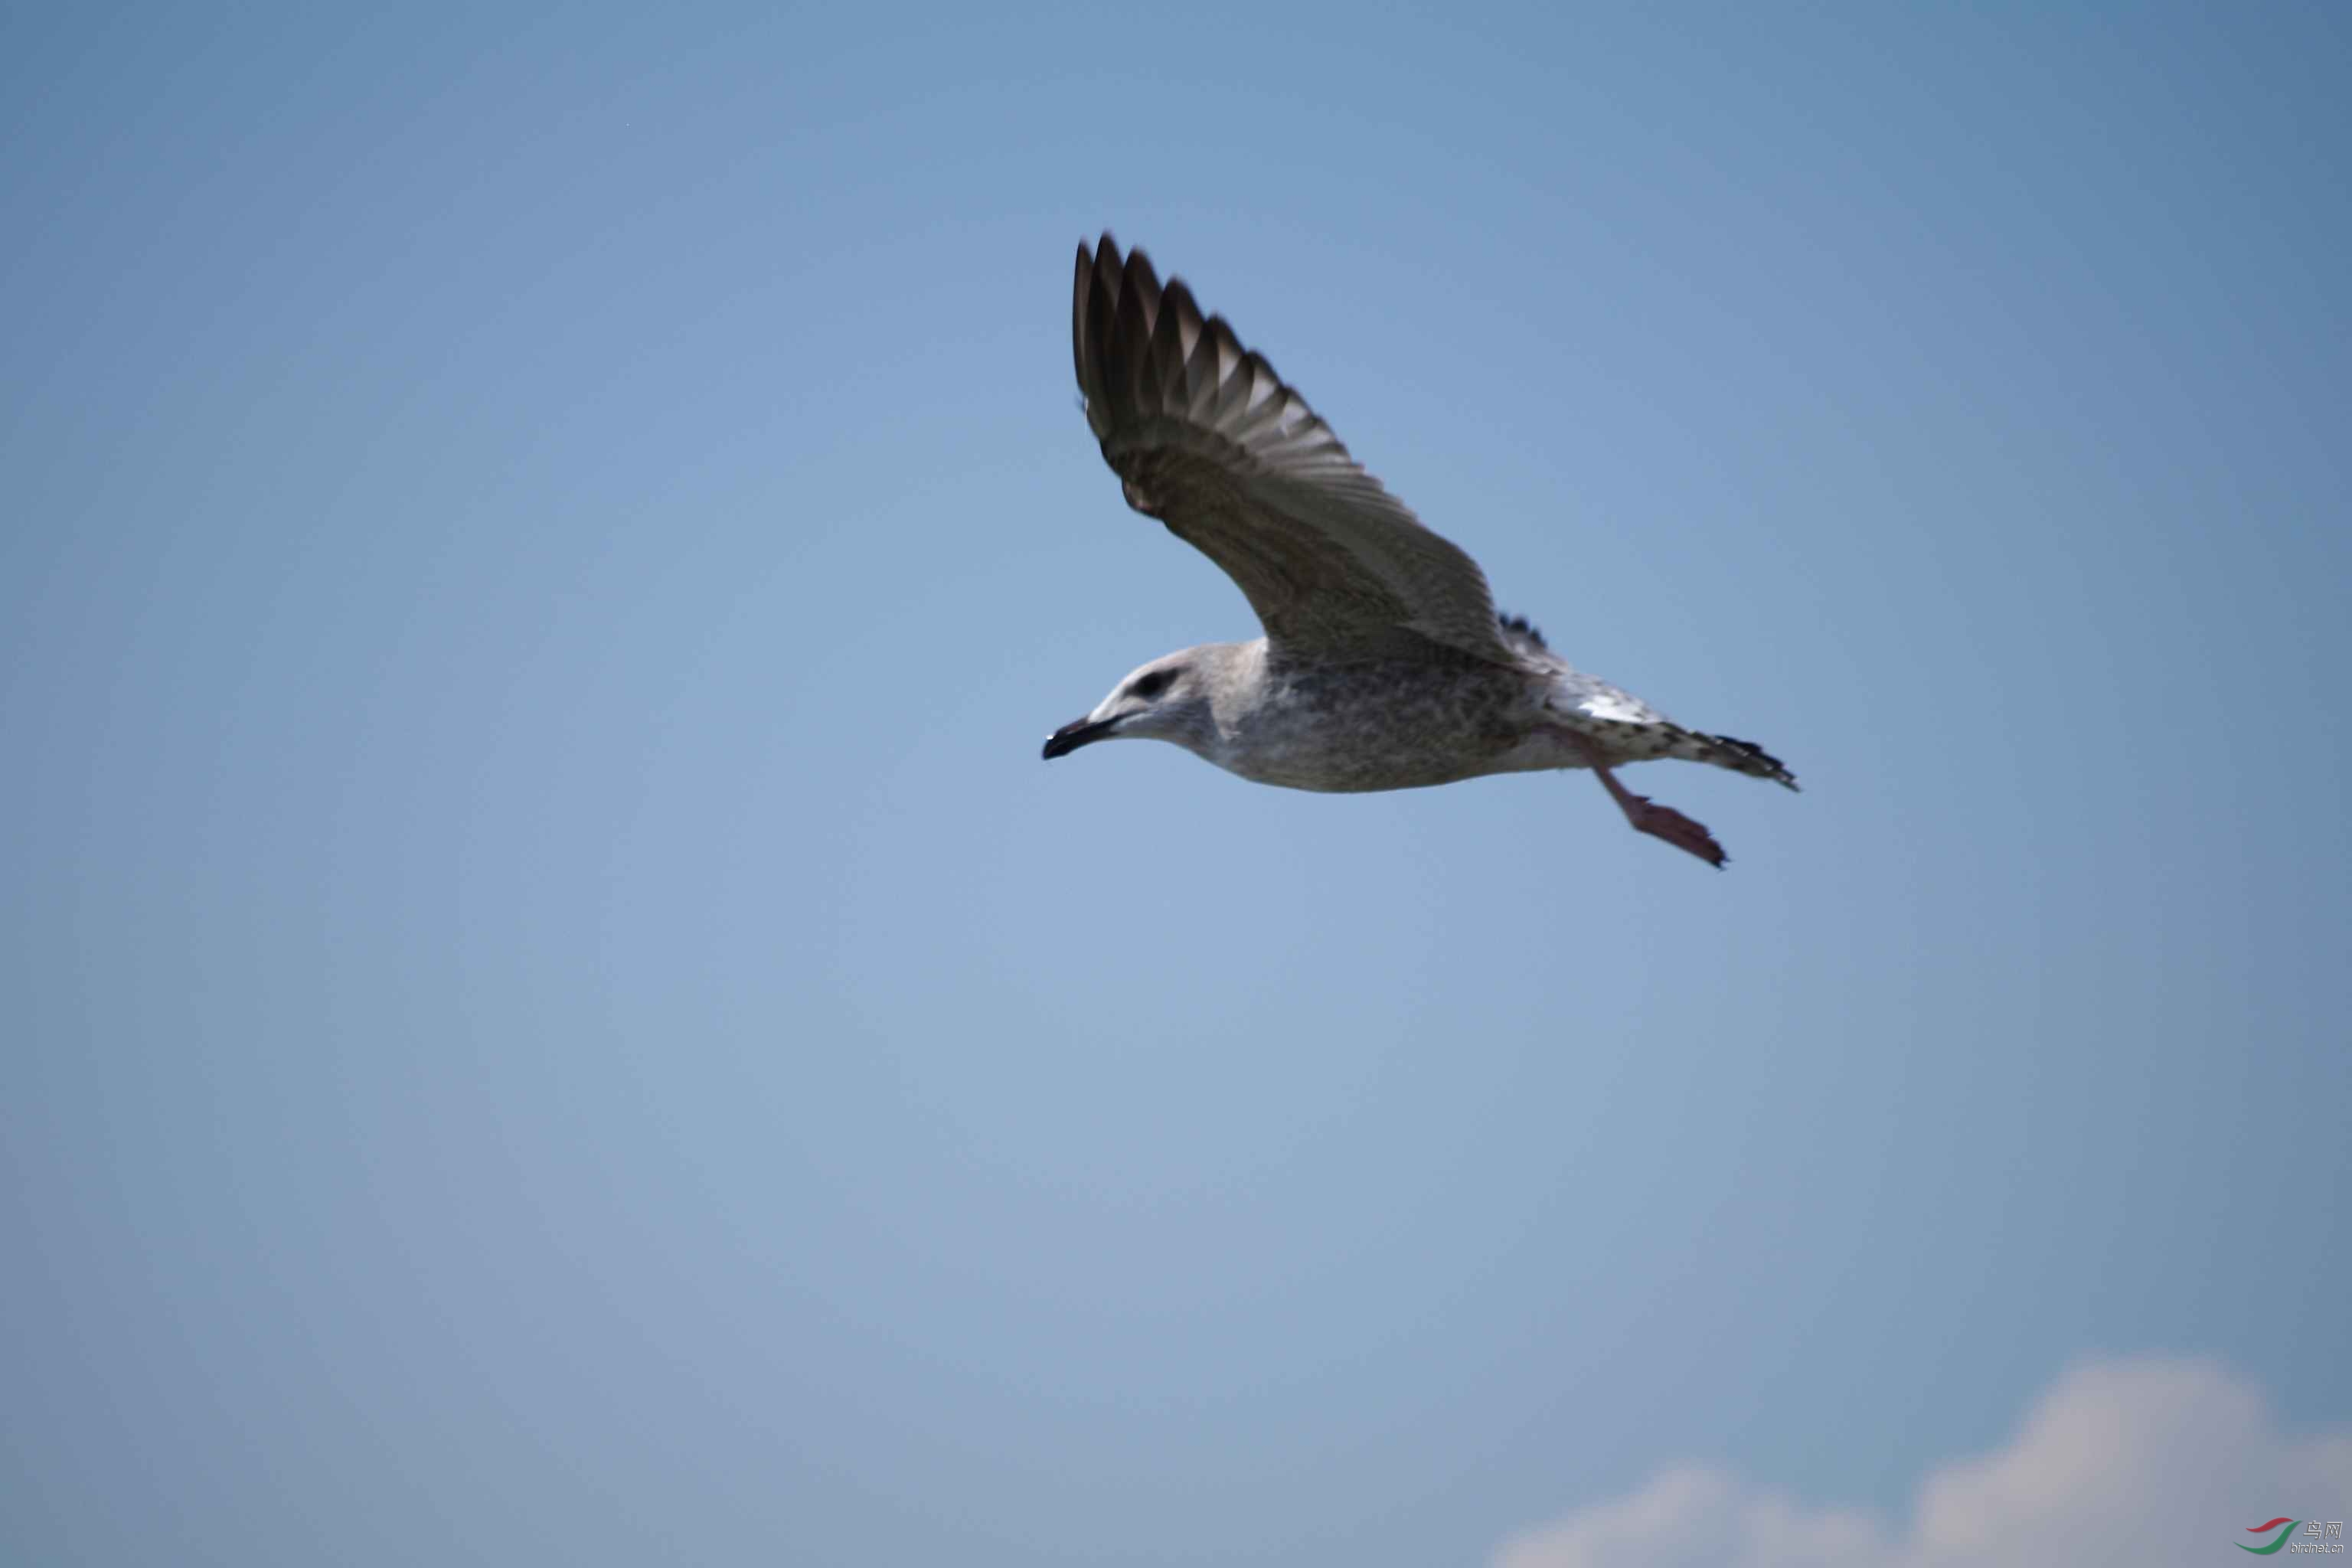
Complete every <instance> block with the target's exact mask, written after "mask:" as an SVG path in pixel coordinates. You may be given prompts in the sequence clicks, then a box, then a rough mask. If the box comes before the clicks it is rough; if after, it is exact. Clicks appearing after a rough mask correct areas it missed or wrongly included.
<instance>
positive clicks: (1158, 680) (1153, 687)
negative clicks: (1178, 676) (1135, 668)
mask: <svg viewBox="0 0 2352 1568" xmlns="http://www.w3.org/2000/svg"><path fill="white" fill-rule="evenodd" d="M1171 679H1175V678H1174V677H1173V676H1171V674H1170V673H1169V672H1168V671H1166V670H1164V669H1155V670H1153V671H1152V672H1151V673H1150V674H1149V675H1139V676H1137V677H1136V678H1135V684H1134V685H1133V686H1130V687H1129V688H1128V689H1129V691H1132V692H1134V693H1135V694H1136V695H1137V696H1138V697H1140V698H1142V699H1143V700H1145V701H1146V702H1149V701H1150V700H1152V699H1153V698H1155V697H1157V696H1159V695H1160V693H1161V692H1163V691H1165V690H1167V689H1168V683H1169V681H1171Z"/></svg>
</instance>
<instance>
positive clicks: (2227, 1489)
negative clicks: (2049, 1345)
mask: <svg viewBox="0 0 2352 1568" xmlns="http://www.w3.org/2000/svg"><path fill="white" fill-rule="evenodd" d="M2347 1513H2352V1433H2347V1432H2343V1431H2337V1432H2331V1433H2324V1434H2317V1435H2311V1436H2296V1435H2293V1434H2289V1433H2286V1432H2283V1431H2281V1430H2280V1429H2279V1426H2278V1425H2277V1423H2276V1421H2275V1419H2274V1418H2273V1415H2272V1414H2271V1411H2270V1409H2269V1407H2268V1405H2267V1404H2266V1403H2265V1401H2264V1400H2263V1397H2262V1395H2261V1394H2259V1393H2258V1392H2257V1391H2256V1390H2254V1389H2253V1388H2252V1387H2251V1386H2249V1385H2248V1384H2245V1383H2244V1382H2243V1381H2242V1380H2240V1379H2238V1378H2235V1377H2233V1376H2231V1374H2230V1373H2228V1372H2227V1371H2226V1370H2224V1369H2223V1368H2222V1367H2221V1366H2219V1365H2217V1364H2215V1363H2210V1362H2204V1361H2180V1360H2158V1359H2143V1360H2131V1361H2108V1362H2099V1363H2090V1364H2086V1365H2084V1366H2081V1367H2078V1368H2076V1369H2074V1371H2072V1372H2070V1373H2067V1374H2065V1375H2064V1376H2063V1377H2061V1378H2060V1379H2059V1380H2058V1382H2057V1383H2056V1384H2055V1385H2053V1387H2052V1388H2051V1389H2050V1390H2049V1391H2048V1392H2047V1393H2045V1394H2042V1397H2041V1398H2040V1399H2039V1400H2037V1401H2035V1403H2034V1405H2033V1406H2032V1409H2031V1410H2029V1411H2028V1412H2027V1413H2026V1416H2025V1419H2024V1420H2023V1421H2022V1422H2021V1424H2020V1425H2019V1426H2018V1428H2017V1430H2016V1431H2015V1432H2014V1433H2013V1434H2012V1435H2011V1437H2010V1439H2009V1441H2008V1442H2007V1443H2005V1444H2004V1445H2002V1446H2001V1447H1999V1448H1996V1449H1994V1450H1993V1451H1992V1452H1990V1453H1988V1454H1980V1455H1976V1456H1972V1457H1969V1458H1961V1459H1955V1460H1952V1461H1950V1462H1948V1463H1947V1464H1943V1465H1939V1466H1937V1467H1936V1468H1934V1469H1932V1470H1930V1471H1929V1472H1928V1474H1927V1476H1926V1478H1925V1479H1922V1480H1921V1482H1920V1484H1919V1488H1918V1492H1917V1495H1916V1500H1915V1501H1914V1503H1913V1505H1912V1508H1911V1510H1910V1514H1911V1517H1910V1519H1909V1521H1907V1522H1904V1521H1889V1520H1886V1519H1884V1518H1881V1517H1879V1516H1878V1515H1876V1514H1874V1513H1871V1512H1868V1511H1865V1510H1853V1509H1839V1508H1816V1507H1812V1506H1811V1505H1809V1504H1807V1503H1804V1502H1802V1501H1800V1500H1796V1499H1793V1498H1790V1497H1788V1496H1785V1495H1783V1494H1781V1493H1778V1492H1775V1491H1772V1490H1770V1489H1767V1488H1763V1487H1759V1486H1757V1485H1754V1484H1753V1483H1751V1482H1749V1481H1747V1480H1745V1479H1741V1478H1740V1477H1738V1476H1736V1475H1730V1474H1727V1473H1725V1472H1724V1471H1721V1470H1717V1469H1712V1468H1706V1467H1704V1466H1687V1467H1681V1468H1672V1469H1668V1470H1665V1471H1663V1472H1661V1473H1660V1474H1658V1475H1657V1476H1655V1477H1654V1478H1653V1479H1651V1480H1650V1481H1649V1482H1648V1484H1646V1485H1644V1486H1643V1487H1642V1488H1641V1489H1638V1490H1636V1491H1634V1492H1633V1493H1631V1494H1630V1495H1628V1496H1625V1497H1622V1498H1616V1499H1612V1500H1608V1501H1605V1502H1600V1503H1595V1504H1593V1505H1592V1506H1591V1507H1589V1508H1583V1509H1579V1510H1575V1511H1573V1512H1571V1513H1569V1514H1567V1515H1565V1516H1564V1517H1562V1518H1561V1519H1559V1520H1558V1521H1554V1522H1552V1523H1550V1524H1547V1525H1542V1526H1539V1527H1538V1528H1536V1529H1533V1530H1530V1531H1526V1532H1525V1533H1523V1534H1521V1535H1519V1536H1517V1537H1516V1538H1515V1539H1513V1540H1511V1541H1509V1542H1506V1543H1505V1545H1504V1546H1503V1548H1502V1550H1501V1551H1500V1552H1498V1553H1497V1554H1496V1559H1495V1561H1496V1568H1600V1565H1601V1564H1603V1563H1608V1564H1617V1563H1720V1564H1727V1565H1734V1568H1864V1564H1867V1565H1869V1568H2011V1565H2012V1564H2015V1563H2083V1564H2094V1563H2132V1564H2137V1565H2141V1568H2145V1565H2147V1564H2165V1563H2180V1564H2184V1565H2187V1564H2211V1563H2219V1562H2224V1561H2232V1560H2235V1559H2234V1558H2233V1557H2232V1556H2231V1554H2230V1543H2231V1542H2232V1541H2257V1540H2260V1539H2263V1538H2260V1537H2254V1536H2250V1535H2247V1534H2245V1533H2244V1531H2245V1527H2246V1526H2248V1525H2252V1524H2259V1523H2261V1522H2262V1521H2264V1520H2267V1519H2271V1518H2273V1517H2274V1516H2276V1515H2280V1514H2285V1515H2288V1516H2290V1517H2292V1518H2295V1519H2303V1518H2307V1517H2311V1516H2314V1515H2316V1516H2318V1517H2320V1518H2322V1519H2336V1520H2340V1519H2344V1518H2345V1517H2346V1515H2347ZM2297 1538H2298V1539H2300V1537H2299V1535H2298V1537H2297ZM2279 1556H2280V1558H2281V1560H2286V1559H2287V1558H2288V1556H2289V1554H2288V1553H2285V1552H2282V1553H2280V1554H2279ZM2327 1560H2328V1559H2325V1558H2323V1559H2320V1561H2327ZM2335 1560H2336V1561H2339V1562H2340V1561H2352V1553H2347V1555H2346V1556H2345V1557H2342V1558H2336V1559H2335Z"/></svg>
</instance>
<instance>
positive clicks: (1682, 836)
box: [1585, 744, 1730, 871]
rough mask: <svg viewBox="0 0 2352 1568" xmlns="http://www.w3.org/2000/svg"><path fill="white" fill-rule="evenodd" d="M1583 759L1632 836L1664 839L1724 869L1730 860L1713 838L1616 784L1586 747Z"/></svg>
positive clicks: (1671, 809) (1687, 820)
mask: <svg viewBox="0 0 2352 1568" xmlns="http://www.w3.org/2000/svg"><path fill="white" fill-rule="evenodd" d="M1585 755H1587V756H1589V757H1591V759H1592V771H1593V772H1594V773H1599V774H1600V775H1601V788H1603V789H1605V790H1607V791H1608V792H1609V797H1610V798H1611V799H1612V800H1614V801H1615V802H1616V803H1617V809H1618V810H1620V811H1622V812H1623V813H1624V814H1625V820H1626V821H1628V822H1630V823H1632V824H1633V831H1634V832H1636V833H1646V834H1648V835H1649V836H1650V837H1653V838H1663V839H1664V840H1665V841H1666V842H1667V843H1669V844H1671V845H1673V846H1674V847H1675V848H1677V849H1682V850H1686V851H1688V852H1689V853H1691V854H1693V855H1696V856H1697V857H1698V858H1700V859H1702V860H1704V861H1706V863H1707V864H1708V865H1710V866H1712V867H1714V868H1716V869H1717V870H1718V871H1720V870H1721V869H1723V863H1724V862H1725V861H1726V860H1727V859H1729V858H1730V857H1729V856H1727V855H1726V854H1725V853H1724V852H1723V846H1722V845H1720V844H1717V842H1716V841H1715V835H1714V834H1712V833H1709V832H1708V831H1707V830H1706V827H1705V826H1702V825H1700V824H1698V823H1696V822H1693V821H1692V820H1691V819H1690V818H1689V817H1687V816H1684V815H1683V814H1682V813H1681V812H1679V811H1676V810H1675V808H1674V807H1672V806H1670V805H1654V804H1652V802H1651V800H1650V797H1649V796H1648V795H1635V794H1634V793H1633V791H1632V790H1629V789H1627V788H1626V787H1625V786H1624V785H1623V784H1619V783H1618V782H1617V775H1616V774H1614V773H1611V772H1610V771H1609V770H1608V769H1607V768H1606V767H1604V766H1603V765H1602V764H1601V757H1600V754H1599V753H1598V752H1596V751H1595V750H1594V749H1593V748H1592V747H1591V745H1589V744H1588V745H1587V746H1586V747H1585Z"/></svg>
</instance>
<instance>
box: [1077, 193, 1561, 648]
mask: <svg viewBox="0 0 2352 1568" xmlns="http://www.w3.org/2000/svg"><path fill="white" fill-rule="evenodd" d="M1071 331H1072V339H1073V343H1074V346H1075V348H1076V353H1077V367H1078V390H1079V391H1080V392H1081V393H1083V394H1084V395H1085V396H1086V402H1087V424H1088V425H1091V426H1093V427H1094V432H1095V436H1096V437H1097V439H1098V440H1099V441H1100V442H1101V443H1102V454H1103V460H1104V461H1105V462H1107V463H1108V464H1109V465H1110V466H1111V470H1112V471H1113V472H1114V473H1116V474H1118V477H1119V479H1121V480H1122V481H1123V482H1124V484H1125V488H1126V491H1127V500H1128V504H1129V505H1130V506H1132V507H1134V508H1135V510H1138V511H1139V512H1142V513H1143V514H1144V515H1145V516H1147V517H1156V518H1158V519H1159V520H1160V521H1161V522H1163V523H1165V524H1167V525H1168V530H1169V531H1170V532H1171V533H1173V534H1175V535H1176V536H1177V537H1178V538H1179V539H1181V540H1183V541H1184V542H1186V543H1188V544H1191V545H1192V546H1193V547H1194V548H1195V549H1197V550H1199V551H1200V552H1202V554H1204V555H1206V556H1207V557H1208V558H1209V559H1210V560H1212V561H1213V562H1215V563H1217V564H1218V565H1219V566H1221V567H1223V569H1224V572H1225V574H1226V575H1227V576H1229V577H1231V578H1232V579H1233V580H1234V583H1236V584H1239V585H1240V587H1241V591H1242V592H1243V594H1244V595H1247V596H1248V599H1249V602H1250V607H1251V608H1252V609H1254V610H1255V611H1256V612H1257V618H1258V619H1259V620H1260V621H1261V622H1263V623H1264V624H1265V632H1266V637H1268V638H1269V639H1270V640H1271V641H1273V642H1274V643H1276V644H1277V645H1279V646H1281V647H1287V648H1292V649H1296V650H1297V651H1299V652H1302V653H1307V654H1310V655H1313V656H1316V657H1320V658H1358V657H1367V656H1379V657H1383V658H1412V657H1413V656H1414V654H1415V652H1416V650H1418V651H1419V652H1421V653H1423V654H1424V655H1426V654H1428V653H1430V652H1431V650H1430V649H1428V648H1427V647H1426V646H1425V645H1426V644H1428V643H1436V644H1440V645H1443V646H1444V647H1449V648H1453V649H1455V650H1458V651H1459V652H1462V653H1466V654H1470V655H1473V656H1475V657H1476V658H1482V659H1487V660H1490V661H1492V662H1494V663H1497V664H1512V663H1516V662H1517V659H1516V658H1515V656H1514V654H1513V652H1512V649H1511V647H1510V646H1509V645H1508V644H1507V642H1506V641H1505V640H1504V639H1503V637H1502V636H1501V635H1500V633H1499V632H1498V631H1497V629H1496V620H1495V604H1494V600H1493V598H1492V597H1491V595H1489V594H1488V593H1487V590H1486V575H1485V574H1483V573H1481V572H1480V571H1479V570H1478V563H1476V562H1475V561H1473V560H1471V559H1470V557H1469V556H1467V555H1465V553H1463V552H1462V551H1461V550H1459V549H1457V548H1456V547H1455V546H1454V545H1453V544H1452V543H1450V542H1447V541H1446V540H1444V539H1443V538H1441V537H1439V536H1438V535H1437V534H1435V533H1433V532H1432V531H1430V530H1428V529H1426V528H1424V527H1423V526H1422V524H1421V521H1420V520H1419V519H1417V518H1415V517H1414V516H1413V515H1412V511H1410V510H1407V508H1406V507H1405V506H1404V505H1403V504H1402V502H1400V501H1399V500H1397V499H1396V498H1395V497H1393V496H1391V495H1390V494H1389V492H1388V491H1387V490H1386V489H1382V488H1381V482H1380V480H1378V479H1374V478H1373V477H1372V476H1371V475H1370V474H1368V473H1366V472H1365V471H1364V470H1363V469H1362V468H1360V466H1358V464H1357V463H1356V460H1355V459H1354V458H1350V457H1349V455H1348V448H1347V447H1343V446H1341V445H1340V443H1339V437H1337V436H1335V435H1333V434H1332V433H1331V427H1330V426H1328V425H1326V424H1324V423H1323V421H1322V419H1321V418H1319V417H1318V416H1317V415H1316V413H1315V411H1314V410H1313V409H1311V408H1309V407H1307V401H1306V399H1304V398H1302V397H1300V396H1299V395H1298V394H1297V393H1296V392H1294V391H1292V390H1291V389H1290V388H1289V386H1287V385H1286V384H1284V382H1283V380H1282V378H1281V377H1280V376H1278V375H1276V374H1275V373H1274V367H1273V366H1272V365H1270V364H1268V363H1266V362H1265V356H1264V355H1262V354H1259V353H1255V352H1253V351H1251V350H1248V349H1244V348H1243V347H1242V345H1241V342H1240V341H1239V340H1238V339H1236V338H1235V337H1234V331H1233V329H1232V328H1231V327H1230V326H1227V325H1226V324H1225V321H1224V318H1223V317H1222V316H1211V317H1208V318H1206V319H1205V320H1204V319H1202V314H1201V310H1200V307H1199V306H1198V305H1196V304H1195V303H1194V302H1193V300H1192V290H1191V289H1187V288H1186V287H1185V286H1184V282H1183V279H1169V281H1168V284H1167V287H1166V288H1164V289H1163V288H1161V286H1160V279H1159V278H1158V277H1157V276H1156V275H1155V274H1154V273H1153V272H1152V269H1151V262H1150V259H1149V258H1147V257H1145V255H1144V254H1143V252H1142V251H1140V250H1137V251H1133V252H1130V253H1129V255H1128V256H1127V257H1126V258H1125V259H1124V260H1122V259H1121V258H1120V256H1119V253H1118V245H1117V244H1116V243H1115V242H1114V241H1113V240H1112V239H1111V237H1110V236H1108V235H1107V234H1106V235H1104V236H1103V237H1102V243H1101V244H1100V245H1098V246H1097V247H1095V249H1094V250H1093V252H1092V253H1089V252H1088V251H1087V247H1085V246H1083V245H1081V246H1080V247H1078V270H1077V282H1076V289H1075V293H1074V296H1073V299H1072V302H1071Z"/></svg>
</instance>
